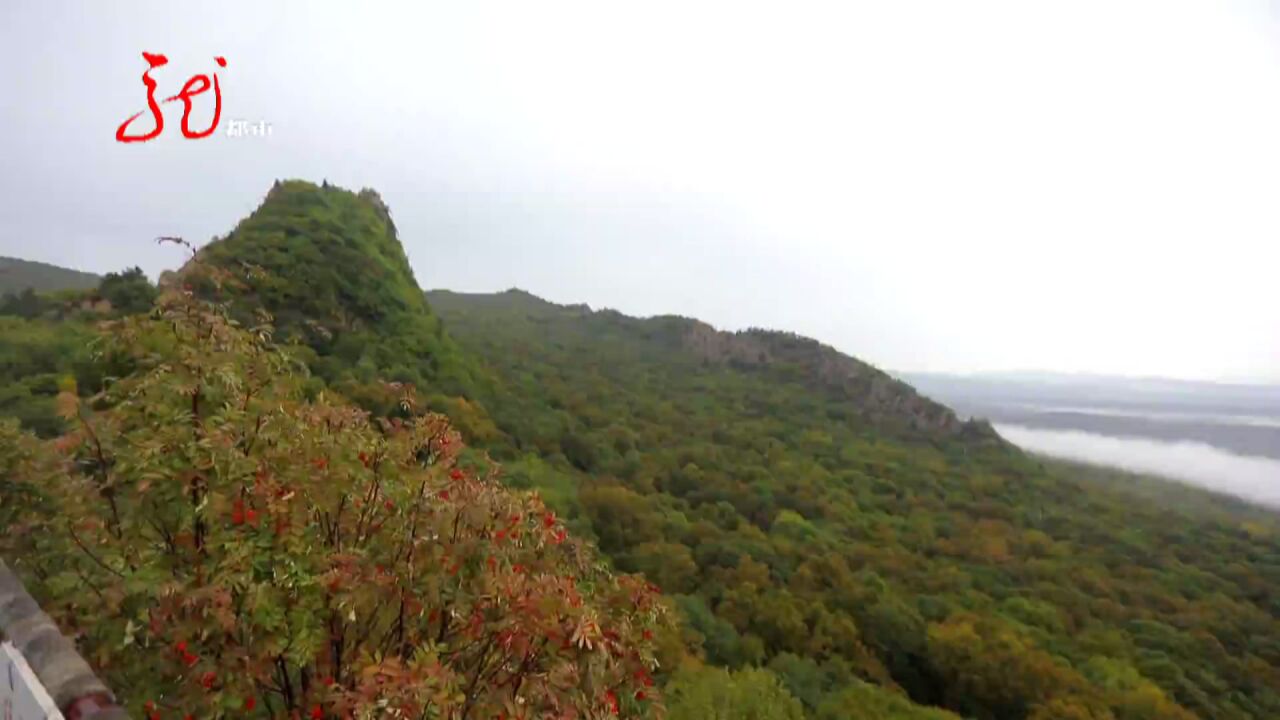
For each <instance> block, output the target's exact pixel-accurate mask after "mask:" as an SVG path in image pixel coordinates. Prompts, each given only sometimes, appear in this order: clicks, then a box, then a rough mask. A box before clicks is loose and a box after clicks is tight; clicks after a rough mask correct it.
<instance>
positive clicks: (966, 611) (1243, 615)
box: [428, 290, 1280, 718]
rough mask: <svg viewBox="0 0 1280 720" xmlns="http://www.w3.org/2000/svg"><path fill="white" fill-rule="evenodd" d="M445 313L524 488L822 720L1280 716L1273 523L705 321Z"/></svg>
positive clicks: (542, 306) (442, 303)
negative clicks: (479, 370) (868, 690)
mask: <svg viewBox="0 0 1280 720" xmlns="http://www.w3.org/2000/svg"><path fill="white" fill-rule="evenodd" d="M428 298H429V300H430V301H431V303H432V305H433V307H435V308H436V309H437V311H438V312H439V313H440V314H441V315H442V317H444V319H445V321H446V325H447V326H448V327H449V328H450V331H451V333H452V334H453V336H454V337H455V338H456V339H457V340H458V341H459V342H460V343H461V344H462V345H463V347H464V348H466V349H468V350H470V351H473V352H474V353H476V354H477V355H479V356H481V357H483V358H484V359H485V361H486V362H487V363H488V364H489V365H490V366H491V367H493V368H495V369H496V371H497V372H498V373H499V375H500V377H501V380H502V387H503V388H504V390H505V393H504V394H502V395H500V396H499V397H496V398H494V399H493V401H492V402H491V411H492V413H493V415H494V416H495V418H496V419H497V423H498V426H499V427H500V428H501V429H503V430H504V431H505V432H506V435H507V438H508V439H509V441H508V443H509V444H506V445H499V446H497V447H495V448H494V452H495V453H497V454H498V455H499V456H500V457H503V458H505V459H506V461H507V469H508V474H509V476H510V477H512V478H514V479H516V480H517V481H518V482H521V483H523V484H526V485H529V486H536V487H541V488H545V489H546V491H547V493H548V495H549V496H550V497H551V498H552V499H553V501H555V502H558V503H559V504H560V507H561V509H562V510H563V511H564V512H566V513H568V514H569V515H570V516H571V517H575V518H578V520H579V522H580V523H581V525H582V526H583V527H584V528H590V529H591V530H592V531H593V532H594V533H595V534H596V535H597V536H598V537H599V539H600V544H601V547H602V548H603V549H604V550H605V551H606V552H608V553H609V554H610V555H611V556H612V557H613V558H614V559H615V561H616V562H617V563H618V565H619V566H620V567H622V568H625V569H628V570H637V571H641V572H644V573H646V574H647V575H648V576H649V577H651V578H652V579H654V580H656V581H657V582H659V583H660V584H661V585H662V586H663V587H664V589H666V590H667V591H668V592H671V593H674V594H676V596H677V598H678V600H679V603H680V605H681V607H682V608H683V609H684V611H685V613H686V616H687V618H688V627H689V630H690V631H691V632H692V633H695V634H696V635H697V636H698V638H699V639H700V641H701V643H702V644H703V646H704V647H705V649H706V652H707V655H708V657H709V658H710V659H711V660H712V661H714V662H717V663H723V664H726V665H730V666H739V665H751V664H763V665H765V666H767V667H769V668H771V669H773V670H774V671H776V672H777V673H778V674H779V675H780V676H782V678H783V679H784V681H785V682H786V684H787V686H788V687H789V688H790V689H791V691H792V692H793V693H794V694H795V695H796V696H797V697H799V698H800V699H801V700H803V701H804V703H805V705H806V707H807V708H808V709H809V711H810V712H812V713H815V714H816V716H819V717H858V716H857V715H856V714H842V713H847V712H848V710H847V709H845V708H848V707H849V700H848V697H847V696H848V694H849V693H851V692H853V691H851V690H850V689H849V688H851V687H854V688H856V687H859V685H858V684H857V680H855V678H858V679H863V680H869V681H872V682H876V683H880V684H883V685H888V686H891V687H896V688H901V689H903V690H905V691H906V692H907V693H909V695H910V696H911V697H912V698H914V699H915V700H917V701H918V702H921V703H928V704H934V705H943V706H946V707H949V708H952V709H953V710H955V711H957V712H959V713H961V714H962V715H964V716H966V717H976V718H1023V717H1035V718H1076V717H1079V718H1091V717H1112V716H1114V717H1117V718H1178V717H1192V716H1198V717H1206V718H1207V717H1213V718H1226V717H1240V718H1244V717H1255V718H1263V717H1276V716H1280V699H1278V698H1277V695H1276V691H1277V689H1278V688H1280V684H1278V682H1277V681H1280V676H1277V674H1276V669H1277V664H1278V663H1280V643H1278V641H1280V625H1278V624H1277V622H1276V613H1277V610H1280V607H1278V606H1277V605H1276V604H1275V594H1274V593H1275V589H1276V588H1277V587H1280V585H1278V584H1277V583H1280V552H1278V551H1280V543H1278V542H1277V536H1276V535H1275V530H1276V525H1275V523H1274V522H1273V521H1272V520H1271V519H1270V517H1269V516H1266V515H1264V514H1261V513H1253V514H1250V515H1248V516H1246V515H1241V514H1233V511H1231V510H1230V508H1232V507H1238V503H1234V502H1232V501H1229V500H1225V499H1218V498H1213V497H1211V496H1209V495H1207V494H1202V493H1190V491H1185V490H1179V491H1177V492H1172V493H1171V492H1169V490H1170V488H1168V487H1167V486H1166V487H1165V490H1164V491H1163V493H1162V496H1163V497H1168V496H1170V495H1173V496H1176V497H1178V498H1182V499H1184V501H1182V502H1180V503H1179V505H1178V508H1181V509H1177V508H1175V506H1173V505H1172V504H1169V503H1164V502H1161V501H1159V500H1157V499H1156V497H1157V496H1158V495H1161V494H1158V493H1153V492H1150V491H1149V487H1148V485H1147V484H1145V483H1133V484H1132V487H1125V486H1123V485H1122V486H1121V487H1117V486H1116V483H1122V484H1127V483H1130V482H1131V481H1129V480H1128V479H1127V478H1126V477H1125V476H1123V475H1121V474H1118V473H1117V474H1107V475H1108V477H1107V481H1108V482H1107V483H1105V484H1104V483H1102V482H1099V481H1097V480H1096V479H1095V478H1094V476H1095V475H1100V473H1095V472H1093V471H1089V470H1086V469H1082V468H1067V467H1065V466H1056V465H1055V466H1053V467H1051V468H1046V467H1045V466H1044V465H1042V463H1041V462H1039V461H1037V460H1034V459H1030V458H1027V457H1023V456H1022V455H1021V454H1020V453H1019V452H1017V451H1015V450H1012V449H1010V448H1009V447H1007V446H1005V445H1004V444H1003V443H1002V442H1000V441H998V440H996V439H994V438H993V437H992V435H991V434H990V432H989V429H987V428H985V427H984V426H979V425H974V426H970V427H967V428H961V429H956V430H954V431H952V430H950V428H951V423H950V422H949V421H946V422H942V423H938V424H936V426H925V427H924V428H923V429H912V428H913V423H911V422H910V419H911V418H912V417H916V415H917V411H916V410H914V409H913V408H914V407H915V406H916V403H918V402H919V401H917V400H915V396H914V392H911V391H909V389H905V388H900V387H896V388H894V386H889V385H883V387H885V388H894V390H895V391H896V392H897V393H899V394H898V395H897V396H896V397H893V396H892V394H891V393H892V392H893V391H891V390H889V389H886V390H883V391H881V393H883V394H884V395H885V397H886V399H884V400H883V401H882V402H879V403H876V404H875V405H874V406H873V407H871V408H869V407H868V403H867V393H856V392H855V393H848V392H836V391H833V390H832V389H831V387H830V385H829V383H822V382H815V377H814V375H813V373H812V368H813V367H815V366H823V365H824V364H829V362H824V358H829V356H830V354H831V353H832V352H834V351H831V350H830V349H828V348H822V347H820V346H818V345H817V344H816V343H812V341H803V340H800V339H797V338H793V337H791V336H786V335H780V334H770V333H759V332H752V333H747V334H746V335H745V337H746V338H747V339H749V340H750V341H751V342H752V343H754V344H756V345H758V346H759V347H760V348H769V349H771V353H772V354H774V355H778V354H780V353H778V352H777V351H772V348H776V347H778V346H779V345H781V346H783V347H790V348H793V356H794V355H800V354H801V353H802V352H805V351H807V352H808V353H810V357H809V358H807V359H796V360H794V361H791V362H778V363H751V362H742V363H734V362H717V361H713V360H711V359H709V358H708V357H707V355H706V353H704V352H702V351H701V349H700V347H699V346H698V344H697V343H696V342H694V343H692V344H691V343H690V338H691V337H694V338H696V337H698V336H701V335H704V334H705V332H706V330H705V326H702V325H700V324H699V323H696V322H694V321H691V320H685V319H681V318H671V317H662V318H652V319H647V320H639V319H635V318H629V317H626V316H624V315H621V314H619V313H617V312H613V311H609V310H604V311H599V312H591V311H590V310H589V309H587V308H586V307H585V306H569V307H565V306H556V305H553V304H550V303H547V302H544V301H542V300H539V299H538V298H536V297H533V296H531V295H529V294H527V293H524V292H521V291H514V290H513V291H508V292H505V293H500V294H496V295H462V294H457V293H450V292H444V291H440V292H433V293H429V294H428ZM797 346H798V347H799V348H802V349H794V348H796V347H797ZM801 358H803V356H802V355H801ZM850 362H851V361H850ZM870 385H872V386H875V383H870ZM870 395H871V396H872V397H878V396H879V394H878V393H874V392H873V393H871V394H870ZM873 408H874V409H876V411H875V412H873V411H872V410H873ZM883 408H895V409H898V410H899V411H900V412H901V413H902V414H900V415H898V416H896V417H895V416H893V415H890V414H887V413H886V412H885V411H884V410H883ZM916 425H919V423H916ZM1189 493H1190V494H1191V495H1193V496H1194V499H1193V500H1191V501H1186V500H1185V498H1186V496H1187V495H1188V494H1189ZM1137 498H1141V499H1137ZM1188 507H1194V508H1195V509H1194V510H1187V509H1186V508H1188ZM1246 517H1247V518H1248V520H1249V521H1248V522H1245V519H1246Z"/></svg>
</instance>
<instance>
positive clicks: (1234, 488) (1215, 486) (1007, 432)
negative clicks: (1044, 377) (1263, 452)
mask: <svg viewBox="0 0 1280 720" xmlns="http://www.w3.org/2000/svg"><path fill="white" fill-rule="evenodd" d="M995 427H996V430H997V431H998V432H999V433H1000V434H1001V435H1002V436H1004V438H1005V439H1007V440H1009V441H1010V442H1012V443H1014V444H1015V445H1018V446H1019V447H1021V448H1023V449H1025V450H1029V451H1031V452H1036V453H1041V454H1044V455H1050V456H1053V457H1059V458H1065V459H1068V460H1078V461H1082V462H1087V463H1094V464H1099V465H1110V466H1113V467H1119V468H1123V469H1125V470H1132V471H1135V472H1142V473H1150V474H1153V475H1160V476H1163V477H1167V478H1171V479H1174V480H1179V481H1182V482H1185V483H1187V484H1190V485H1196V486H1198V487H1203V488H1208V489H1210V490H1215V491H1218V492H1223V493H1227V494H1230V495H1235V496H1237V497H1241V498H1244V499H1245V500H1249V501H1252V502H1256V503H1258V504H1260V505H1266V506H1268V507H1272V508H1280V461H1276V460H1271V459H1268V458H1262V457H1256V456H1251V455H1236V454H1234V453H1230V452H1227V451H1225V450H1220V449H1218V448H1216V447H1213V446H1211V445H1206V444H1204V443H1197V442H1162V441H1159V440H1148V439H1142V438H1127V437H1112V436H1109V435H1099V434H1097V433H1090V432H1082V431H1079V430H1042V429H1038V428H1030V427H1026V426H1024V425H1009V424H997V425H996V426H995Z"/></svg>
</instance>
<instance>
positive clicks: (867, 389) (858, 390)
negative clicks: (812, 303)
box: [682, 321, 995, 439]
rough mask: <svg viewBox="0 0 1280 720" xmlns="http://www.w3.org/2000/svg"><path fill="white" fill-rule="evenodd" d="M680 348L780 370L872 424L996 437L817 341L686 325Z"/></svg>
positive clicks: (722, 361)
mask: <svg viewBox="0 0 1280 720" xmlns="http://www.w3.org/2000/svg"><path fill="white" fill-rule="evenodd" d="M682 345H683V347H684V349H685V350H686V351H688V352H691V353H693V354H694V355H696V356H697V357H700V358H702V359H703V360H704V361H706V362H711V363H717V364H725V365H730V366H734V367H739V368H742V369H747V370H751V369H760V370H777V371H782V372H785V373H787V374H788V375H790V376H792V377H793V378H794V379H797V380H800V381H802V382H805V383H806V384H812V385H817V386H820V387H822V388H823V389H825V390H827V391H831V392H838V393H841V394H843V395H844V396H845V397H847V398H848V399H849V400H851V401H853V402H854V403H855V405H856V406H857V407H858V408H859V410H860V412H861V413H862V415H863V416H864V417H865V418H866V419H867V420H868V421H870V422H872V423H876V424H897V425H901V426H905V427H906V428H908V429H910V430H915V431H921V432H926V433H936V434H941V435H948V436H951V435H963V436H966V437H973V438H975V439H982V438H988V437H989V438H994V437H995V434H994V432H993V431H992V430H991V428H990V426H989V425H987V424H986V423H975V422H962V421H961V420H960V418H958V417H957V416H956V414H955V413H954V412H952V411H951V409H950V408H948V407H946V406H944V405H941V404H939V403H936V402H934V401H932V400H930V399H929V398H926V397H924V396H923V395H920V394H919V393H917V392H916V391H915V390H914V389H913V388H912V387H911V386H910V385H907V384H906V383H904V382H902V381H900V380H896V379H894V378H893V377H891V376H889V375H888V374H887V373H885V372H883V371H881V370H878V369H877V368H875V367H873V366H871V365H868V364H867V363H864V362H862V361H860V360H857V359H855V358H852V357H849V356H848V355H844V354H843V353H840V352H839V351H837V350H836V349H835V348H832V347H830V346H827V345H823V344H822V343H820V342H818V341H817V340H812V339H810V338H805V337H801V336H799V335H794V334H790V333H781V332H773V331H767V330H747V331H743V332H734V333H730V332H721V331H718V330H716V329H715V328H713V327H711V326H710V325H707V324H706V323H703V322H698V321H690V323H689V326H688V328H687V330H686V331H685V333H684V336H683V338H682Z"/></svg>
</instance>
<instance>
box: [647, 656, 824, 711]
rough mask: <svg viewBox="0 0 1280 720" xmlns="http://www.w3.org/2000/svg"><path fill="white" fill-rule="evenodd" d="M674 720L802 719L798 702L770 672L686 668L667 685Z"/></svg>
mask: <svg viewBox="0 0 1280 720" xmlns="http://www.w3.org/2000/svg"><path fill="white" fill-rule="evenodd" d="M667 695H668V713H667V717H669V718H671V720H803V718H804V711H803V708H801V706H800V703H799V701H797V700H796V699H795V698H793V697H791V695H790V694H789V693H788V692H787V690H786V688H784V687H783V686H782V683H781V682H779V680H778V678H777V676H775V675H774V674H773V673H771V672H769V671H768V670H762V669H759V668H746V669H743V670H733V671H727V670H722V669H719V668H709V667H698V668H690V669H685V670H683V671H681V672H679V673H677V674H676V675H675V677H674V678H673V679H672V681H671V682H670V683H669V684H668V685H667Z"/></svg>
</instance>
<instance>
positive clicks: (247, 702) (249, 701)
mask: <svg viewBox="0 0 1280 720" xmlns="http://www.w3.org/2000/svg"><path fill="white" fill-rule="evenodd" d="M257 704H258V701H257V700H256V699H255V698H253V697H252V696H250V697H247V698H245V699H244V709H245V710H252V709H253V706H254V705H257Z"/></svg>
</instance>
